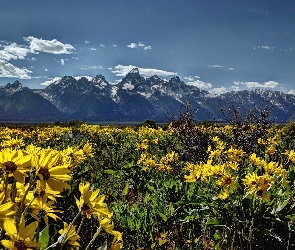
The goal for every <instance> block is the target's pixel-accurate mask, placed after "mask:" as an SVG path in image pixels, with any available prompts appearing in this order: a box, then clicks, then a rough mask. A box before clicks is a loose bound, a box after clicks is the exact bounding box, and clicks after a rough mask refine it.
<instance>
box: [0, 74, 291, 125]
mask: <svg viewBox="0 0 295 250" xmlns="http://www.w3.org/2000/svg"><path fill="white" fill-rule="evenodd" d="M187 102H190V103H191V106H192V108H193V109H195V110H196V111H197V113H196V116H195V119H196V120H199V121H202V120H214V119H218V120H222V119H224V117H222V115H221V112H220V108H223V107H226V106H227V105H228V104H230V105H234V106H243V108H244V109H245V110H249V109H251V108H253V106H254V105H256V107H258V108H264V107H268V108H271V109H272V112H271V119H272V120H274V121H277V122H287V121H290V120H292V119H293V118H294V117H295V96H294V95H290V94H285V93H282V92H277V91H270V90H261V89H260V90H254V91H246V90H245V91H237V92H234V91H232V92H228V93H225V94H222V95H212V94H210V93H209V92H207V91H205V90H201V89H199V88H197V87H195V86H192V85H187V84H185V83H184V82H183V81H181V79H180V78H179V77H178V76H175V77H173V78H171V79H170V80H169V81H167V80H163V79H161V78H159V77H158V76H156V75H155V76H152V77H150V78H144V77H142V76H141V75H140V72H139V71H138V69H137V68H135V69H133V70H131V71H130V72H129V73H128V74H127V75H126V76H125V77H124V78H123V79H122V80H121V81H120V82H119V83H118V84H110V83H109V82H108V81H107V80H106V79H105V77H104V76H102V75H97V76H96V77H94V78H92V79H87V78H85V77H81V78H74V77H72V76H64V77H62V78H60V79H59V80H57V81H55V82H53V83H51V84H50V85H49V86H47V87H46V88H45V89H43V90H38V91H37V90H35V91H33V90H30V89H29V88H27V87H25V86H24V85H22V84H21V83H20V82H18V81H16V82H15V83H13V84H7V85H6V86H5V87H2V88H0V120H19V121H21V120H36V121H38V120H40V121H43V120H47V121H52V120H73V119H81V120H84V121H138V122H141V121H143V120H146V119H151V120H155V121H167V119H166V117H165V114H172V115H173V114H174V115H177V114H178V112H179V110H180V109H181V106H182V105H183V104H185V103H187Z"/></svg>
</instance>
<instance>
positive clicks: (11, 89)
mask: <svg viewBox="0 0 295 250" xmlns="http://www.w3.org/2000/svg"><path fill="white" fill-rule="evenodd" d="M23 89H29V88H28V87H26V86H25V85H23V84H22V83H20V82H19V81H18V80H16V81H15V82H14V83H8V84H7V85H6V86H5V87H4V91H5V92H6V93H7V94H9V95H13V94H14V93H16V92H19V91H21V90H23Z"/></svg>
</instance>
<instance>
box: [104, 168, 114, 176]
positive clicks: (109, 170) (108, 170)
mask: <svg viewBox="0 0 295 250" xmlns="http://www.w3.org/2000/svg"><path fill="white" fill-rule="evenodd" d="M104 172H105V173H106V174H111V175H117V171H115V170H112V169H106V170H105V171H104Z"/></svg>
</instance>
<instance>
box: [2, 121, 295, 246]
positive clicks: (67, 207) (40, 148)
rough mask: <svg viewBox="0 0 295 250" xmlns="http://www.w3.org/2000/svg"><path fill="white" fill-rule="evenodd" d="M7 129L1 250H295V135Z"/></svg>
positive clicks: (210, 129) (224, 129)
mask: <svg viewBox="0 0 295 250" xmlns="http://www.w3.org/2000/svg"><path fill="white" fill-rule="evenodd" d="M146 125H147V126H133V127H126V126H125V127H112V126H99V125H87V124H83V123H77V124H72V125H71V126H69V125H68V124H59V125H54V124H51V125H40V126H37V125H36V126H1V127H0V174H1V182H0V238H1V239H0V240H1V247H0V248H2V249H15V250H23V249H101V250H105V249H142V250H143V249H294V248H295V232H294V230H295V225H294V221H295V191H294V190H295V189H294V185H295V151H294V146H295V124H294V123H289V124H286V125H284V126H283V125H275V124H266V123H257V124H255V123H254V124H250V123H249V124H239V123H236V124H230V125H220V124H218V123H200V124H195V123H193V122H185V121H182V122H181V121H178V122H171V123H170V124H167V125H166V126H163V127H157V126H150V124H146Z"/></svg>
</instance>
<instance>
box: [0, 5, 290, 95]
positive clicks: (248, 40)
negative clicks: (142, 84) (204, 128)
mask: <svg viewBox="0 0 295 250" xmlns="http://www.w3.org/2000/svg"><path fill="white" fill-rule="evenodd" d="M133 67H138V68H139V70H140V73H141V74H142V75H143V76H145V77H150V76H152V75H154V74H156V75H158V76H159V77H161V78H163V79H170V78H171V77H173V76H174V75H179V76H180V78H181V79H182V80H183V81H184V82H186V83H187V84H191V85H195V86H198V87H200V88H202V89H206V90H208V91H210V92H212V93H217V94H218V93H222V92H225V91H231V90H243V89H249V90H250V89H255V88H268V89H272V90H279V91H283V92H285V93H294V94H295V85H294V83H295V1H294V0H282V1H278V0H259V1H257V0H222V1H221V0H183V1H179V0H169V1H168V0H145V1H143V0H84V1H78V0H62V1H61V0H50V1H42V0H39V1H36V0H26V1H24V0H13V1H4V2H3V3H1V8H0V85H6V84H7V83H8V82H10V83H12V82H14V81H15V80H20V81H21V82H22V83H23V84H25V85H26V86H28V87H29V88H45V87H46V84H48V83H49V82H50V81H52V80H53V79H55V78H56V77H61V76H64V75H72V76H91V77H94V76H95V75H98V74H102V75H104V76H105V77H106V79H107V80H108V81H109V82H111V83H116V82H118V81H119V80H120V79H122V77H123V76H125V75H126V74H127V73H128V71H129V70H130V69H132V68H133Z"/></svg>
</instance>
